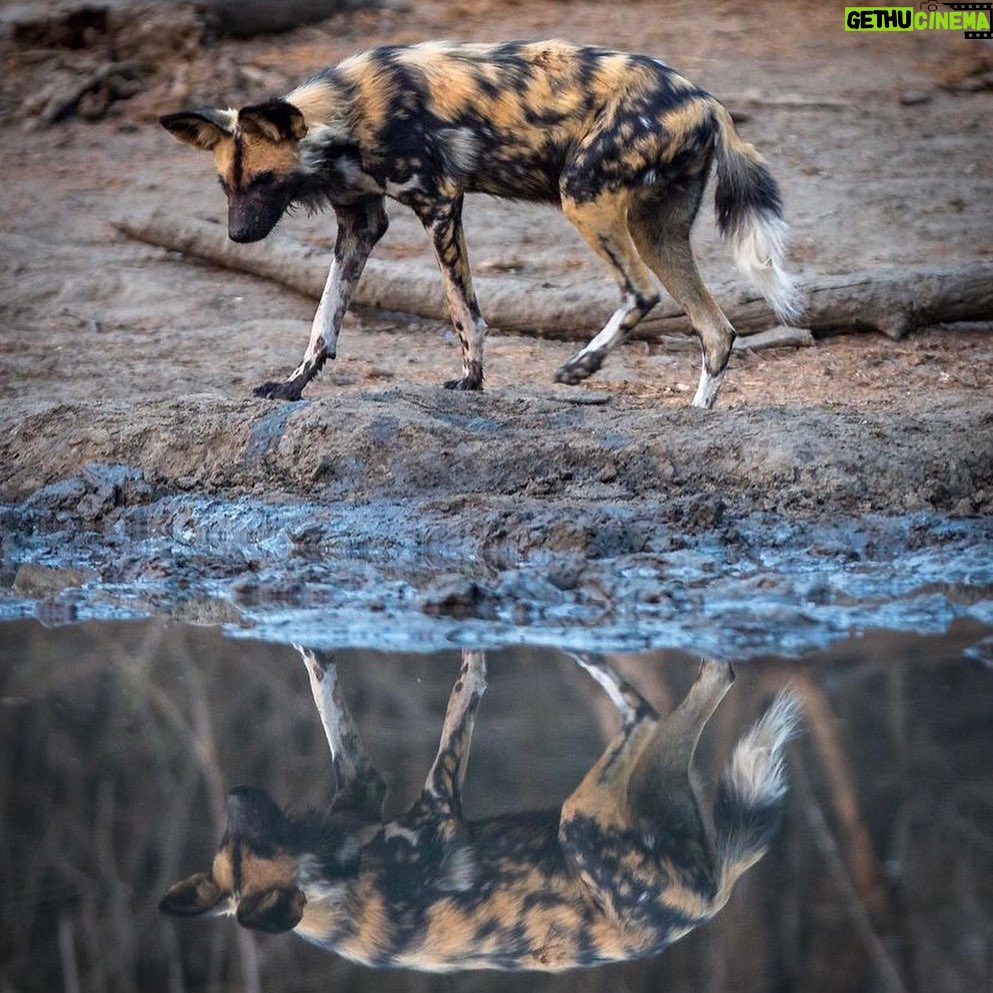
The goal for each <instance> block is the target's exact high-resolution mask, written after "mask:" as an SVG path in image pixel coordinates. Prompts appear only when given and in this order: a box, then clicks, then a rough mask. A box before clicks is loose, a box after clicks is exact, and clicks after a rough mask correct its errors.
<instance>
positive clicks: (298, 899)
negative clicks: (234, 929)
mask: <svg viewBox="0 0 993 993" xmlns="http://www.w3.org/2000/svg"><path fill="white" fill-rule="evenodd" d="M306 903H307V898H306V897H305V896H304V895H303V891H302V890H299V889H297V888H296V887H295V886H272V887H270V888H269V889H267V890H262V892H261V893H253V894H251V895H250V896H246V897H245V898H244V899H243V900H242V901H241V903H239V904H238V923H239V924H241V925H242V926H243V927H248V928H252V930H253V931H264V932H265V933H266V934H281V933H282V932H283V931H291V930H292V929H293V928H295V927H296V926H297V925H298V924H299V923H300V918H302V917H303V908H304V906H305V905H306Z"/></svg>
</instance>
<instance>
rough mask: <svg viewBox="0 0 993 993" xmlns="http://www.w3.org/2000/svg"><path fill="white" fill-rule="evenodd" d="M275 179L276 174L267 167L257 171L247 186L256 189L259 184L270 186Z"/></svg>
mask: <svg viewBox="0 0 993 993" xmlns="http://www.w3.org/2000/svg"><path fill="white" fill-rule="evenodd" d="M275 180H276V174H275V173H274V172H272V171H271V170H269V169H266V170H265V172H260V173H257V174H256V175H255V176H253V177H252V181H251V182H250V183H249V184H248V185H249V187H252V188H254V189H257V188H258V187H260V186H271V185H272V184H273V183H274V182H275Z"/></svg>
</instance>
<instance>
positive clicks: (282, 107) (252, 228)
mask: <svg viewBox="0 0 993 993" xmlns="http://www.w3.org/2000/svg"><path fill="white" fill-rule="evenodd" d="M159 121H160V123H161V124H162V126H163V127H164V128H165V129H166V130H167V131H169V132H170V133H171V134H172V135H173V137H175V138H176V139H177V140H179V141H182V142H185V143H186V144H187V145H192V146H193V147H194V148H201V149H204V150H205V151H211V152H213V153H214V161H215V163H216V165H217V176H218V179H219V180H220V183H221V188H222V189H223V190H224V195H225V196H226V197H227V198H228V235H229V237H230V238H231V239H232V241H240V242H246V241H261V239H263V238H264V237H265V236H266V235H267V234H269V232H270V231H272V229H273V228H274V227H275V226H276V222H277V221H278V220H279V219H280V217H282V216H283V212H284V211H285V210H286V208H287V207H288V206H289V205H290V204H291V203H292V201H293V199H294V196H295V195H296V193H297V192H298V188H299V184H300V168H299V165H300V163H299V145H300V141H301V139H302V138H303V137H304V135H305V134H306V133H307V123H306V121H305V120H304V116H303V114H302V113H301V112H300V110H298V109H297V108H296V107H294V106H293V105H292V104H290V103H287V102H286V101H285V100H270V101H268V102H267V103H261V104H256V105H254V106H251V107H243V108H242V109H241V110H214V109H207V110H189V111H183V112H181V113H178V114H167V115H166V116H165V117H161V118H160V119H159Z"/></svg>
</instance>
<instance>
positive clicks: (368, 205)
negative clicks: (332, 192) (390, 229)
mask: <svg viewBox="0 0 993 993" xmlns="http://www.w3.org/2000/svg"><path fill="white" fill-rule="evenodd" d="M334 212H335V215H336V216H337V218H338V236H337V238H336V239H335V244H334V257H333V259H332V261H331V269H330V271H329V272H328V278H327V282H326V283H325V284H324V292H323V293H322V294H321V302H320V303H319V304H318V306H317V313H316V314H315V315H314V323H313V325H312V326H311V329H310V343H309V344H308V345H307V351H306V352H305V353H304V356H303V361H302V362H301V363H300V364H299V365H298V366H297V367H296V369H294V370H293V372H292V373H291V374H290V376H289V378H288V379H285V380H283V381H282V382H271V383H263V384H262V385H261V386H259V387H257V388H256V390H255V391H254V392H255V395H256V396H260V397H267V398H269V399H275V400H299V399H300V395H301V394H302V393H303V388H304V387H305V386H306V385H307V384H308V383H309V382H310V381H311V380H312V379H313V378H314V377H315V376H316V375H317V374H318V373H319V372H320V371H321V369H322V368H323V367H324V363H325V362H326V361H327V360H328V359H333V358H334V357H335V353H336V351H337V349H338V334H339V332H340V331H341V322H342V319H343V318H344V316H345V312H346V311H347V310H348V304H349V302H350V301H351V299H352V293H353V292H354V290H355V287H356V285H357V284H358V281H359V277H360V276H361V275H362V270H363V269H364V268H365V264H366V260H367V259H368V258H369V253H370V252H372V250H373V248H374V247H375V245H376V242H378V241H379V239H380V238H382V237H383V235H384V234H385V233H386V228H387V226H388V224H389V221H388V220H387V217H386V209H385V207H384V205H383V198H382V197H378V196H377V197H369V198H367V199H365V200H360V201H359V202H358V203H356V204H353V205H350V206H347V207H346V206H335V208H334Z"/></svg>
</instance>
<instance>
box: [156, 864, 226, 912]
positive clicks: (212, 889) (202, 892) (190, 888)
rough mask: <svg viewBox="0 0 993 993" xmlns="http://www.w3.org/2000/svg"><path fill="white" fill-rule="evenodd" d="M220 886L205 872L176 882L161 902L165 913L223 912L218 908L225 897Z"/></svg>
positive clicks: (160, 905) (160, 908) (160, 906)
mask: <svg viewBox="0 0 993 993" xmlns="http://www.w3.org/2000/svg"><path fill="white" fill-rule="evenodd" d="M223 897H224V894H223V893H221V889H220V887H219V886H218V885H217V883H215V882H214V880H213V879H212V878H211V877H210V876H209V875H207V873H205V872H198V873H196V875H193V876H190V878H189V879H184V880H183V881H182V882H181V883H176V885H175V886H173V887H172V888H171V889H170V890H169V892H168V893H166V895H165V896H164V897H163V898H162V900H161V902H160V903H159V910H160V911H162V913H163V914H170V915H172V916H173V917H201V916H203V915H204V914H210V913H221V912H222V911H221V910H220V909H219V908H218V904H220V902H221V900H222V899H223Z"/></svg>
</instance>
